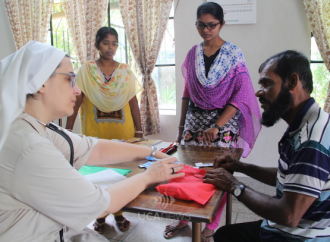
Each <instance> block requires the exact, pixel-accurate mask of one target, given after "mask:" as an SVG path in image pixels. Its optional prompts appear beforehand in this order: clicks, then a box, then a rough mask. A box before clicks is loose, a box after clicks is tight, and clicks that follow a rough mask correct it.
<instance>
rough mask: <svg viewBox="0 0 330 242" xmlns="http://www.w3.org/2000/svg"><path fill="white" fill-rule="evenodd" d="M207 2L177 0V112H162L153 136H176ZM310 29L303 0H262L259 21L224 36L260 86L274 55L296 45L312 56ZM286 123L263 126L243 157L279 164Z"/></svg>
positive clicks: (224, 32) (229, 30)
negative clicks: (189, 57) (189, 58)
mask: <svg viewBox="0 0 330 242" xmlns="http://www.w3.org/2000/svg"><path fill="white" fill-rule="evenodd" d="M203 2H204V1H203V0H189V1H188V0H175V5H174V6H176V11H175V47H176V50H175V55H176V57H175V61H176V63H177V68H176V78H177V85H176V86H177V115H176V116H161V125H162V126H161V127H162V133H160V134H157V135H153V136H151V137H155V138H161V139H162V140H167V141H172V140H174V139H175V137H176V131H177V126H178V124H179V118H180V110H181V97H182V96H181V95H182V90H183V78H182V74H181V69H180V66H181V64H182V63H183V61H184V59H185V56H186V54H187V52H188V51H189V49H190V48H191V47H192V46H193V45H196V44H197V43H200V42H201V41H202V39H201V37H200V36H199V34H198V33H197V30H196V27H195V25H194V24H195V22H196V10H197V7H198V6H199V5H200V4H202V3H203ZM310 33H311V31H310V27H309V23H308V20H307V18H306V15H305V10H304V6H303V2H302V1H301V0H290V1H288V0H267V1H265V0H258V1H257V23H256V24H249V25H225V26H224V27H223V29H222V30H221V32H220V36H221V37H222V38H223V39H224V40H227V41H230V42H233V43H234V44H236V45H237V46H239V47H240V48H241V49H242V51H243V54H244V56H245V60H246V63H247V66H248V68H249V71H250V75H251V79H252V82H253V86H254V89H255V90H257V89H258V84H257V83H258V76H259V75H258V68H259V65H260V64H261V63H262V62H263V61H264V60H266V59H267V58H268V57H270V56H271V55H273V54H276V53H278V52H280V51H283V50H287V49H294V50H298V51H301V52H303V53H304V54H305V55H306V56H308V57H309V56H310ZM286 127H287V125H286V123H284V122H283V121H280V122H279V123H277V124H275V126H274V127H271V128H265V127H263V128H262V130H261V132H260V134H259V137H258V139H257V142H256V144H255V147H254V149H253V151H252V152H251V153H250V155H249V156H248V157H247V158H246V159H242V161H244V162H249V163H254V164H256V165H262V166H277V158H278V154H277V142H278V140H279V139H280V138H281V136H282V134H283V133H284V131H285V129H286ZM238 175H242V174H238Z"/></svg>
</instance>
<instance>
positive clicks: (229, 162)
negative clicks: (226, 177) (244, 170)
mask: <svg viewBox="0 0 330 242" xmlns="http://www.w3.org/2000/svg"><path fill="white" fill-rule="evenodd" d="M242 164H243V163H242V162H240V161H238V160H235V159H233V158H231V157H230V156H229V155H220V156H218V157H216V158H215V159H214V162H213V168H214V169H216V168H224V169H226V170H227V171H230V172H234V171H239V170H240V168H241V166H242Z"/></svg>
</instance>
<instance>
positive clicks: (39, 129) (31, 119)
mask: <svg viewBox="0 0 330 242" xmlns="http://www.w3.org/2000/svg"><path fill="white" fill-rule="evenodd" d="M18 118H20V119H23V120H25V121H26V122H28V123H29V124H30V125H31V126H32V127H33V128H34V129H35V130H36V131H37V132H38V133H39V134H40V135H41V136H43V137H45V138H47V133H46V131H45V129H44V126H43V125H42V124H41V123H39V122H38V121H37V119H36V118H34V117H32V116H31V115H30V114H28V113H26V112H23V113H22V114H21V115H19V116H18Z"/></svg>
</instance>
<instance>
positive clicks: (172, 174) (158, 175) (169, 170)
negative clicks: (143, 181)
mask: <svg viewBox="0 0 330 242" xmlns="http://www.w3.org/2000/svg"><path fill="white" fill-rule="evenodd" d="M175 161H177V159H176V158H175V157H169V158H166V159H163V160H159V161H157V162H154V163H153V164H151V165H150V166H149V167H148V169H147V170H146V171H145V174H146V175H147V176H149V178H150V179H151V182H152V183H160V182H164V181H168V180H170V179H173V178H177V177H182V176H184V175H185V174H184V173H177V172H178V171H181V170H182V169H183V164H178V163H174V162H175Z"/></svg>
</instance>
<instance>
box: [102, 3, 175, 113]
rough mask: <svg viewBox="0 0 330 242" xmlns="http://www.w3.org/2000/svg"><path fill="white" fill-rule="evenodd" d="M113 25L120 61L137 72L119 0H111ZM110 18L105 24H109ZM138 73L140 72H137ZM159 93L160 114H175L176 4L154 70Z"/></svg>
mask: <svg viewBox="0 0 330 242" xmlns="http://www.w3.org/2000/svg"><path fill="white" fill-rule="evenodd" d="M108 18H109V19H110V24H111V27H113V28H115V29H116V30H117V32H118V35H119V37H118V38H119V48H118V50H117V53H116V55H115V60H117V61H118V62H123V63H127V64H129V65H130V66H131V68H132V70H133V71H134V72H135V73H136V74H137V73H138V68H137V66H136V64H135V61H134V57H133V53H132V50H131V48H130V47H129V41H128V40H127V37H126V33H125V29H124V24H123V21H122V18H121V14H120V9H119V4H118V0H111V1H110V12H109V14H108ZM108 18H107V20H106V21H105V25H107V26H108ZM137 75H138V74H137ZM152 78H153V80H154V81H155V84H156V87H157V94H158V102H159V109H160V114H173V115H175V110H176V85H175V46H174V6H173V5H172V9H171V12H170V17H169V21H168V24H167V29H166V32H165V35H164V39H163V41H162V44H161V47H160V50H159V54H158V58H157V62H156V65H155V68H154V70H153V72H152Z"/></svg>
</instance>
